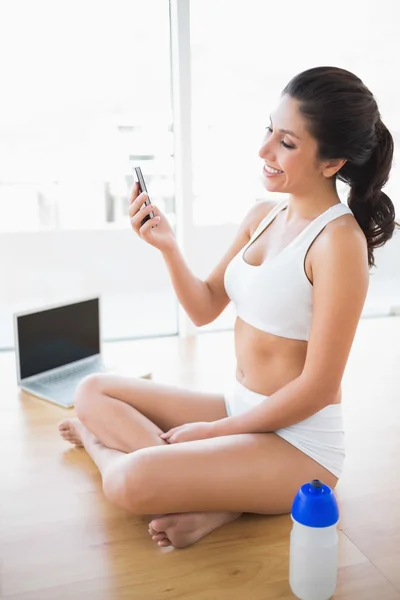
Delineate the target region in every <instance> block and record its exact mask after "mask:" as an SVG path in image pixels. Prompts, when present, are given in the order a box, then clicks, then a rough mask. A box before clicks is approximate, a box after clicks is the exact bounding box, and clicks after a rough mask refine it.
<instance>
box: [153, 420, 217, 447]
mask: <svg viewBox="0 0 400 600" xmlns="http://www.w3.org/2000/svg"><path fill="white" fill-rule="evenodd" d="M213 425H214V422H201V423H186V424H185V425H180V426H179V427H173V428H172V429H170V430H169V431H167V432H166V433H162V434H161V435H160V437H161V438H162V439H163V440H165V441H166V442H168V443H169V444H179V443H180V442H191V441H193V440H205V439H207V438H212V437H214V434H213Z"/></svg>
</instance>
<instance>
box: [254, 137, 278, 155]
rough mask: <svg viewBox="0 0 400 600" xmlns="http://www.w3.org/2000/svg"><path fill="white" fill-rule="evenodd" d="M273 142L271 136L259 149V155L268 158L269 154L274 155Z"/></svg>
mask: <svg viewBox="0 0 400 600" xmlns="http://www.w3.org/2000/svg"><path fill="white" fill-rule="evenodd" d="M272 146H273V144H272V143H271V138H269V139H268V140H264V142H263V144H262V146H261V148H260V150H259V151H258V155H259V157H260V158H266V157H267V156H270V157H271V156H272V154H274V152H273V148H272Z"/></svg>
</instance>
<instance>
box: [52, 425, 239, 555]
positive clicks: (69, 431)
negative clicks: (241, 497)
mask: <svg viewBox="0 0 400 600" xmlns="http://www.w3.org/2000/svg"><path fill="white" fill-rule="evenodd" d="M63 427H64V430H63V432H62V435H63V437H64V439H65V440H67V441H69V442H71V443H72V444H75V445H76V446H83V447H84V448H85V450H86V451H87V453H88V454H89V456H90V457H91V458H92V460H93V461H94V463H95V464H96V465H97V467H98V469H99V471H100V474H101V477H102V480H103V488H104V491H105V494H106V496H108V497H109V499H111V500H113V498H114V497H115V495H116V494H118V493H119V492H118V488H119V486H120V485H121V481H120V474H119V473H118V470H117V471H115V469H116V467H117V463H118V461H119V460H120V459H121V457H123V456H126V454H125V453H124V452H121V451H120V450H115V449H112V448H107V447H106V446H104V444H102V443H101V442H100V441H99V440H98V439H97V438H96V437H95V436H94V435H93V434H92V433H91V432H90V431H89V430H88V429H87V428H86V427H85V426H84V425H83V424H82V423H81V422H80V420H79V419H66V420H65V421H64V422H63ZM156 435H157V438H158V433H157V434H156ZM158 439H159V438H158ZM161 441H162V445H167V442H164V441H163V440H161ZM157 445H158V443H157ZM146 447H148V446H146ZM116 473H117V475H118V474H119V476H116ZM143 514H147V513H143ZM240 515H241V513H240V512H236V513H232V512H224V511H218V512H212V511H208V512H196V513H187V514H185V515H183V514H182V515H176V514H175V515H164V517H165V516H167V517H168V516H169V517H171V518H173V523H174V534H173V535H171V537H172V539H173V540H174V542H175V545H176V547H183V546H187V545H189V544H190V543H194V542H195V541H197V540H198V539H200V538H201V537H204V536H205V535H207V533H210V532H211V531H213V530H214V529H216V528H217V527H221V526H222V525H225V524H227V523H230V522H231V521H233V520H235V519H237V518H238V517H240ZM162 518H163V515H161V520H158V521H154V523H153V524H149V533H150V535H151V536H152V539H153V540H154V541H155V542H157V543H158V545H159V546H170V545H171V544H172V541H171V540H170V539H169V538H168V535H167V533H165V532H164V531H163V530H161V529H160V527H163V525H164V521H163V520H162ZM177 519H178V520H179V523H178V524H177V523H176V521H177ZM168 523H169V521H168ZM154 527H157V529H154ZM169 528H170V526H168V529H169ZM166 529H167V527H166ZM177 531H179V538H178V537H177ZM189 540H192V541H189ZM179 544H180V545H179Z"/></svg>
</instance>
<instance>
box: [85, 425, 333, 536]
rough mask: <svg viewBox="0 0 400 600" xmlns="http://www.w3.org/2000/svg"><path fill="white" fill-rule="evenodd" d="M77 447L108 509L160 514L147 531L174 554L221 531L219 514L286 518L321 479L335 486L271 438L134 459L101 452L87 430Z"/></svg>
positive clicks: (205, 444) (205, 443)
mask: <svg viewBox="0 0 400 600" xmlns="http://www.w3.org/2000/svg"><path fill="white" fill-rule="evenodd" d="M82 427H83V426H82ZM92 437H93V436H92ZM82 441H83V443H84V445H85V447H86V449H87V450H88V452H89V454H90V455H91V456H92V458H93V460H94V461H95V462H96V464H97V465H98V466H99V469H100V470H101V473H102V477H103V489H104V493H105V495H106V497H107V498H108V499H109V500H110V502H112V503H113V504H115V505H117V506H119V507H121V508H124V509H125V510H128V511H130V512H132V513H134V514H138V515H141V514H149V513H151V514H164V515H165V516H163V517H161V518H158V519H154V520H153V521H152V523H151V528H152V529H153V531H155V532H159V533H160V535H162V538H161V539H163V540H165V543H172V545H174V546H176V547H183V546H186V545H189V544H192V543H194V542H195V541H197V540H198V539H200V538H202V537H204V535H206V534H207V533H209V532H210V531H211V530H212V529H215V528H216V527H217V526H219V525H221V524H222V523H221V519H220V522H218V518H217V514H218V513H220V515H221V513H224V515H225V516H224V518H223V519H222V522H226V519H227V516H226V513H230V520H232V518H235V515H236V516H237V515H238V513H241V512H251V513H259V514H281V513H288V512H290V509H291V505H292V502H293V498H294V496H295V494H296V492H297V490H298V488H299V487H300V486H301V485H302V484H304V483H305V482H307V481H310V480H311V479H320V480H322V481H323V482H324V483H326V484H328V485H329V486H330V487H334V486H335V485H336V482H337V479H336V477H335V476H334V475H333V474H332V473H330V472H329V471H327V470H326V469H325V468H324V467H322V466H321V465H320V464H318V463H316V462H315V461H314V460H313V459H311V458H310V457H308V456H306V455H305V454H303V453H302V452H301V451H300V450H298V449H297V448H295V447H294V446H292V445H291V444H289V443H288V442H286V441H285V440H283V439H282V438H280V437H279V436H277V435H275V434H273V433H265V434H240V435H234V436H225V437H219V438H211V439H208V440H198V441H193V442H185V443H181V444H172V445H168V444H167V445H162V446H153V447H148V448H144V449H142V450H138V451H137V452H133V453H131V454H124V453H122V452H118V451H116V450H110V449H105V448H104V447H103V445H102V444H100V443H98V442H96V441H95V440H94V439H92V438H91V437H90V434H89V433H87V434H86V433H85V432H84V428H83V435H82ZM204 511H205V512H208V513H212V516H210V515H209V518H208V521H206V520H204V519H203V520H202V519H201V518H200V521H199V519H198V518H197V517H198V513H201V512H204ZM179 513H197V514H192V515H188V514H179ZM224 519H225V520H224ZM214 521H215V522H214ZM163 545H164V544H163Z"/></svg>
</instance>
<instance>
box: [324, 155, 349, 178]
mask: <svg viewBox="0 0 400 600" xmlns="http://www.w3.org/2000/svg"><path fill="white" fill-rule="evenodd" d="M346 162H347V160H346V159H344V158H334V159H331V160H328V161H325V162H323V163H322V170H321V172H322V175H323V176H324V177H326V178H327V179H329V178H330V177H333V175H336V173H337V172H338V171H340V169H341V168H342V167H343V165H344V164H345V163H346Z"/></svg>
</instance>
